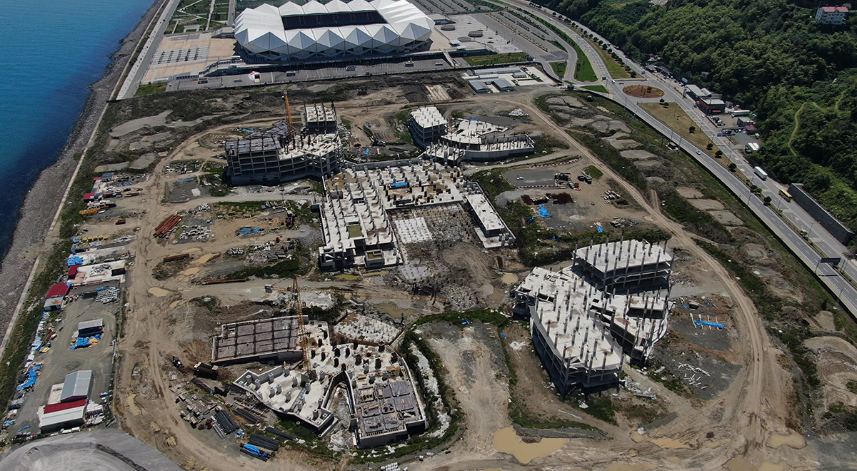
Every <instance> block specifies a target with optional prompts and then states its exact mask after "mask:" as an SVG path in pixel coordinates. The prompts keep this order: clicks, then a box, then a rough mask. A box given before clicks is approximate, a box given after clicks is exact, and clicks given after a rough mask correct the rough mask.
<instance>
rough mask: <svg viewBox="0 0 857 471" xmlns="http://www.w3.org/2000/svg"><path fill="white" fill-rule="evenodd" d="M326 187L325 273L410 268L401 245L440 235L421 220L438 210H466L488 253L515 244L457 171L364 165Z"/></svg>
mask: <svg viewBox="0 0 857 471" xmlns="http://www.w3.org/2000/svg"><path fill="white" fill-rule="evenodd" d="M324 186H325V193H326V197H325V200H324V202H323V203H322V205H321V206H320V208H319V209H320V212H321V226H322V227H321V230H322V236H323V237H324V242H325V244H324V246H322V247H320V248H319V251H318V254H319V266H320V267H321V268H322V269H323V270H343V269H349V268H354V267H357V268H364V269H374V268H383V267H391V266H396V265H401V264H408V263H409V259H408V252H407V250H403V249H402V247H401V246H402V245H408V244H414V243H418V242H427V241H431V240H433V239H434V238H436V237H438V236H439V234H437V233H434V234H433V233H432V231H431V230H430V229H429V227H428V225H427V224H426V220H425V217H421V216H419V214H421V213H422V212H424V211H428V210H429V208H434V207H437V210H438V211H445V212H449V213H452V212H455V211H456V210H457V208H460V207H464V208H466V209H467V214H469V215H471V216H472V217H473V219H474V220H475V221H476V223H477V224H474V225H473V230H474V231H475V235H476V237H477V239H478V240H479V241H480V242H481V244H482V246H483V247H484V248H486V249H495V248H503V247H511V246H513V245H514V244H515V237H514V236H513V235H512V233H511V231H510V230H509V228H508V227H507V226H506V224H505V223H504V222H503V220H502V219H501V218H500V216H499V215H498V214H497V212H496V211H495V210H494V207H493V206H492V205H491V203H490V202H489V201H488V200H487V199H486V198H485V195H484V194H483V193H482V190H481V189H480V188H479V185H478V184H476V183H472V182H468V181H466V180H465V179H464V178H463V176H462V173H461V171H460V170H457V169H452V168H448V167H445V166H442V165H439V164H437V163H429V162H420V161H416V162H408V163H407V164H402V163H395V164H361V165H356V166H354V167H352V168H349V169H346V170H345V172H343V173H341V174H338V175H335V176H333V177H331V178H325V179H324ZM408 214H411V215H413V217H408ZM465 230H466V229H465Z"/></svg>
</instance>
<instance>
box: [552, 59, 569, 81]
mask: <svg viewBox="0 0 857 471" xmlns="http://www.w3.org/2000/svg"><path fill="white" fill-rule="evenodd" d="M550 64H551V69H553V71H554V73H555V74H556V75H557V76H558V77H559V78H563V77H565V69H566V68H567V67H568V63H567V62H564V61H563V62H551V63H550Z"/></svg>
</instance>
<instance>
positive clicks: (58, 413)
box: [39, 399, 86, 433]
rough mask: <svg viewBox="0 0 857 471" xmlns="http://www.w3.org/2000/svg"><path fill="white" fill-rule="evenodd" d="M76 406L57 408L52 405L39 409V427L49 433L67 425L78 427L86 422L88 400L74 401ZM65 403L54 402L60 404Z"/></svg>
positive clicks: (43, 431)
mask: <svg viewBox="0 0 857 471" xmlns="http://www.w3.org/2000/svg"><path fill="white" fill-rule="evenodd" d="M74 404H75V405H76V406H75V407H69V408H56V407H51V406H50V405H48V406H45V407H43V408H42V410H40V411H39V428H40V429H41V432H42V433H49V432H53V431H55V430H59V429H61V428H65V427H77V426H80V425H83V424H84V417H85V414H86V400H85V399H84V400H82V401H78V402H75V403H74ZM60 405H63V404H54V406H60Z"/></svg>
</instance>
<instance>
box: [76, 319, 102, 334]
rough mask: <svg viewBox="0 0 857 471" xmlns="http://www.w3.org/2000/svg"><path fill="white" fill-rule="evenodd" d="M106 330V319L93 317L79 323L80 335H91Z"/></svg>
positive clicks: (78, 330)
mask: <svg viewBox="0 0 857 471" xmlns="http://www.w3.org/2000/svg"><path fill="white" fill-rule="evenodd" d="M103 331H104V319H103V318H102V319H92V320H89V321H83V322H79V323H78V324H77V336H78V337H90V336H92V335H96V334H100V333H101V332H103Z"/></svg>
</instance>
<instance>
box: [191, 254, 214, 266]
mask: <svg viewBox="0 0 857 471" xmlns="http://www.w3.org/2000/svg"><path fill="white" fill-rule="evenodd" d="M215 256H217V254H215V253H207V254H205V255H203V256H202V257H199V260H197V261H196V263H197V264H198V265H202V264H203V263H206V262H208V261H209V260H211V259H212V258H214V257H215Z"/></svg>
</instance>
